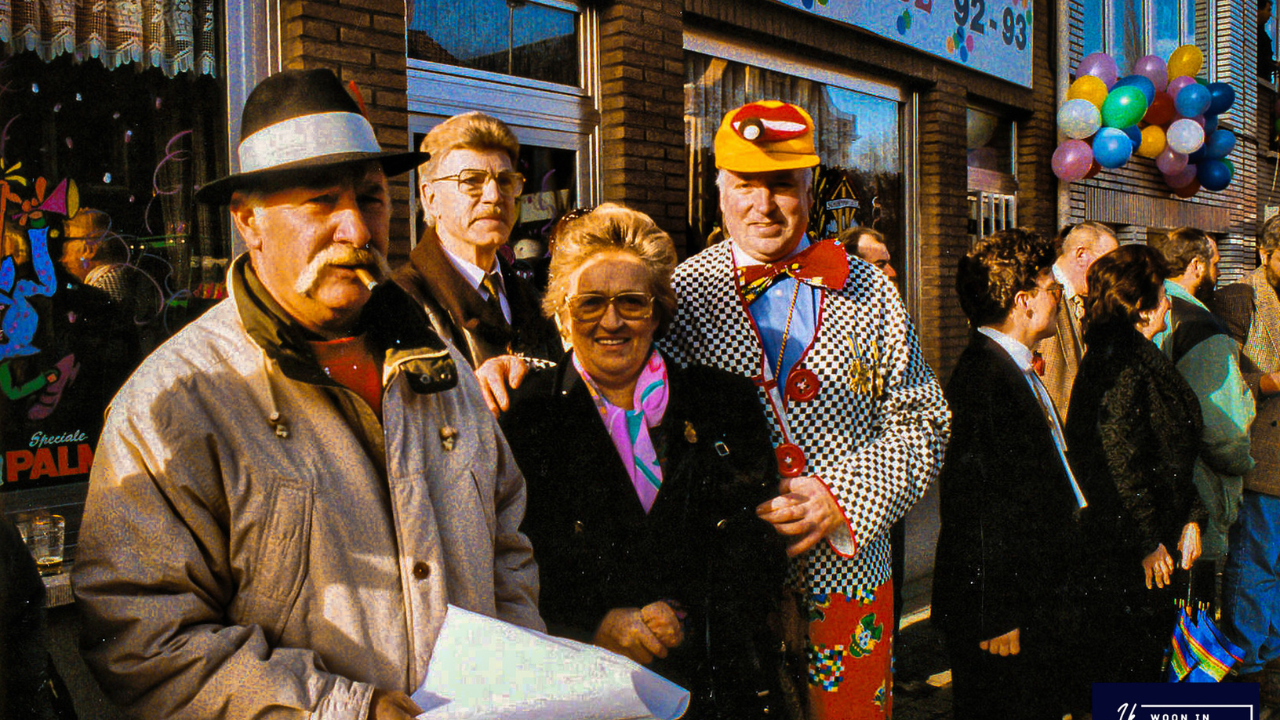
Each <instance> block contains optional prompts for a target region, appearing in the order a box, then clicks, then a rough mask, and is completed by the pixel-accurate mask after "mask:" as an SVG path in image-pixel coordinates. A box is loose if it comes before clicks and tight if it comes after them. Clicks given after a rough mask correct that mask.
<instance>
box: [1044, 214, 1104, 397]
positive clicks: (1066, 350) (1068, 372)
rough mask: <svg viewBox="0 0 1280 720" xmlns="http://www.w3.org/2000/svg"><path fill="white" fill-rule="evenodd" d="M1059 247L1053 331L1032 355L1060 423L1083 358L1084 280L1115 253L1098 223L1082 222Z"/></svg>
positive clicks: (1066, 231) (1065, 234)
mask: <svg viewBox="0 0 1280 720" xmlns="http://www.w3.org/2000/svg"><path fill="white" fill-rule="evenodd" d="M1058 237H1059V240H1060V241H1061V247H1060V248H1059V249H1058V259H1057V260H1055V261H1054V263H1053V278H1054V279H1055V280H1057V281H1058V282H1059V283H1061V284H1062V299H1061V300H1059V301H1058V320H1057V323H1058V325H1057V328H1056V329H1055V330H1054V333H1053V336H1052V337H1049V338H1046V339H1044V340H1042V341H1040V344H1039V345H1038V346H1037V347H1036V352H1037V353H1039V354H1040V357H1042V358H1043V359H1044V372H1043V373H1041V374H1042V375H1043V380H1044V386H1045V387H1046V388H1047V389H1048V390H1049V397H1051V398H1053V406H1054V407H1055V408H1056V409H1057V410H1058V415H1059V416H1060V417H1061V418H1062V420H1063V422H1065V421H1066V419H1067V413H1068V412H1069V408H1068V403H1069V402H1070V400H1071V386H1072V385H1073V384H1074V383H1075V380H1076V370H1078V369H1079V367H1080V358H1081V357H1082V356H1083V355H1084V329H1083V328H1082V326H1081V324H1080V321H1081V319H1082V318H1084V299H1085V297H1086V296H1087V295H1088V294H1089V285H1088V282H1087V280H1086V278H1087V277H1088V275H1089V267H1090V266H1091V265H1093V263H1094V261H1095V260H1097V259H1098V258H1100V257H1102V256H1103V255H1106V254H1107V253H1109V252H1111V251H1112V250H1115V249H1116V248H1117V247H1119V245H1118V244H1117V243H1116V236H1115V233H1113V232H1111V228H1109V227H1107V226H1106V225H1103V224H1102V223H1098V222H1092V221H1088V222H1082V223H1080V224H1078V225H1074V226H1071V227H1069V228H1065V229H1064V230H1063V232H1062V233H1061V234H1059V236H1058Z"/></svg>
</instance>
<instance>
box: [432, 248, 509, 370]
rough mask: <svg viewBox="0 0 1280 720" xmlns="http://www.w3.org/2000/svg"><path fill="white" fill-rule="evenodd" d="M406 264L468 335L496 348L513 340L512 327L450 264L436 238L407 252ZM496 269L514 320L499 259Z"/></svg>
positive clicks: (505, 279) (504, 275) (502, 267)
mask: <svg viewBox="0 0 1280 720" xmlns="http://www.w3.org/2000/svg"><path fill="white" fill-rule="evenodd" d="M409 262H410V263H411V264H412V265H413V267H414V269H415V270H417V271H418V273H419V274H421V275H422V277H423V279H424V280H425V281H426V284H427V287H428V288H430V292H431V295H432V297H434V298H435V300H436V302H438V303H440V305H441V306H442V307H443V308H444V310H445V312H446V313H448V314H449V317H450V318H452V320H453V322H454V324H455V325H457V326H459V327H460V328H463V329H465V330H466V331H467V332H469V333H474V334H477V335H479V336H480V337H481V338H482V339H483V340H484V341H485V342H488V343H490V344H492V345H495V346H499V347H506V346H508V345H510V344H511V342H512V340H513V337H514V335H513V332H512V329H511V325H509V324H508V323H507V320H506V318H504V317H503V316H502V313H500V312H497V311H496V310H495V309H494V308H493V307H492V306H490V305H489V304H488V303H486V302H485V301H484V298H482V297H480V292H479V291H478V290H476V289H475V288H474V287H472V286H471V283H470V282H468V281H467V279H466V278H464V277H463V276H462V273H460V272H458V269H457V268H456V267H454V264H453V261H452V260H450V259H449V256H448V255H447V254H446V253H445V250H444V247H443V246H442V245H441V244H440V241H439V239H437V238H435V237H432V236H431V235H428V236H427V237H425V238H423V239H422V242H419V243H418V245H417V246H416V247H415V248H414V249H413V251H412V252H410V253H409ZM497 263H498V269H499V270H500V271H501V273H502V276H503V277H502V279H503V284H504V285H506V286H507V288H508V292H507V303H508V305H509V306H511V315H512V319H513V320H514V319H515V313H516V310H515V307H514V305H515V303H513V302H512V298H511V292H510V287H511V282H510V281H509V278H508V277H507V268H506V266H505V265H504V264H503V262H502V259H501V256H499V257H498V258H497Z"/></svg>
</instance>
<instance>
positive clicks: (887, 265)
mask: <svg viewBox="0 0 1280 720" xmlns="http://www.w3.org/2000/svg"><path fill="white" fill-rule="evenodd" d="M839 240H840V244H841V245H844V247H845V249H846V250H848V251H849V252H850V253H852V254H854V255H857V256H858V257H860V258H862V259H863V260H866V261H867V262H869V263H871V264H872V265H875V266H876V269H877V270H879V271H880V272H882V273H884V276H885V277H887V278H889V279H890V280H892V281H893V282H895V283H896V282H898V271H897V270H894V269H893V265H892V264H891V261H892V259H893V258H891V257H889V246H888V245H886V244H885V242H884V233H882V232H880V231H879V230H872V229H871V228H869V227H862V226H858V227H851V228H849V229H847V230H844V231H843V232H841V233H840V237H839Z"/></svg>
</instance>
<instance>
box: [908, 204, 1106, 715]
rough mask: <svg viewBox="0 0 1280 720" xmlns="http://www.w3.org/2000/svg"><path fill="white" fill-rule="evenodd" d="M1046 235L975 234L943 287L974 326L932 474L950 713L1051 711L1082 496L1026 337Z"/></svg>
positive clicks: (1046, 330) (1035, 314) (1033, 327)
mask: <svg viewBox="0 0 1280 720" xmlns="http://www.w3.org/2000/svg"><path fill="white" fill-rule="evenodd" d="M1053 261H1054V246H1053V242H1052V240H1050V239H1048V238H1046V237H1044V236H1041V235H1039V234H1037V233H1033V232H1029V231H1026V230H1021V229H1013V230H1004V231H1001V232H998V233H996V234H994V235H991V236H988V237H986V238H983V239H982V240H980V241H979V242H978V243H977V244H976V245H975V246H974V247H973V249H972V250H971V251H970V252H969V254H968V255H966V256H965V257H964V258H962V259H961V260H960V266H959V273H958V275H957V278H956V291H957V293H958V294H959V297H960V306H961V308H963V309H964V311H965V314H966V315H968V317H969V322H970V324H971V325H972V327H973V329H974V332H973V335H972V339H971V340H970V343H969V346H968V348H966V349H965V351H964V353H963V354H962V355H961V356H960V359H959V361H958V362H957V364H956V368H955V371H954V372H953V373H952V376H951V380H950V382H949V383H948V384H947V389H946V398H947V404H948V405H949V406H950V407H951V413H952V425H951V426H952V433H953V434H952V437H951V444H950V446H949V447H948V448H947V455H946V460H945V462H944V464H943V468H942V474H941V476H940V478H939V480H938V482H939V487H940V491H941V498H940V501H941V511H940V516H941V530H940V534H939V537H938V552H937V559H936V565H935V567H934V576H933V610H932V617H933V619H934V621H935V622H937V624H938V626H940V628H941V630H942V632H943V634H944V636H945V637H946V643H947V649H948V652H949V654H950V656H951V673H952V684H953V688H954V694H953V699H954V703H955V717H956V718H957V720H965V719H966V718H983V719H986V718H995V717H999V718H1053V720H1058V718H1061V717H1062V714H1063V706H1064V703H1065V702H1066V698H1064V697H1063V696H1062V694H1061V693H1060V692H1059V687H1060V686H1061V684H1062V683H1061V676H1060V675H1059V674H1058V673H1056V672H1055V670H1054V666H1055V663H1056V662H1059V661H1060V660H1059V659H1058V658H1057V654H1058V651H1059V648H1060V647H1061V643H1060V640H1059V632H1060V631H1062V630H1063V629H1064V627H1065V622H1064V621H1065V619H1066V618H1067V617H1068V613H1067V612H1066V608H1065V606H1064V599H1065V598H1066V590H1067V586H1068V582H1069V581H1068V572H1067V567H1068V563H1070V562H1071V559H1072V555H1073V547H1074V546H1075V544H1076V528H1075V519H1074V516H1075V513H1076V511H1077V509H1078V508H1079V507H1080V506H1081V505H1082V504H1083V502H1084V501H1083V498H1082V497H1081V496H1080V493H1079V488H1078V487H1077V485H1076V483H1075V479H1074V477H1073V476H1072V474H1071V471H1070V469H1069V467H1068V465H1067V462H1066V456H1065V450H1066V448H1065V443H1064V441H1063V434H1062V428H1061V424H1060V421H1059V420H1058V418H1057V415H1056V412H1055V410H1054V407H1053V401H1052V400H1051V399H1050V397H1049V394H1048V391H1047V390H1046V389H1045V387H1044V385H1043V383H1041V381H1040V379H1039V377H1038V376H1037V374H1036V372H1035V370H1034V369H1033V367H1034V366H1035V365H1036V363H1035V358H1034V356H1033V354H1032V350H1031V348H1033V347H1034V346H1035V344H1036V343H1037V342H1038V341H1040V340H1041V339H1043V338H1045V337H1048V336H1049V335H1052V334H1053V332H1054V328H1055V316H1056V313H1057V307H1058V300H1059V298H1060V295H1061V293H1062V286H1061V285H1060V284H1058V282H1057V281H1056V280H1055V279H1054V277H1053V273H1052V271H1051V266H1052V265H1053Z"/></svg>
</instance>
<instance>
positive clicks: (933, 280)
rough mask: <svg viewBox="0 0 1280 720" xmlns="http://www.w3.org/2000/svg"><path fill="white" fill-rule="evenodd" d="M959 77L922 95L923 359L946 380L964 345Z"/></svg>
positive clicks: (964, 204) (964, 192) (965, 239)
mask: <svg viewBox="0 0 1280 720" xmlns="http://www.w3.org/2000/svg"><path fill="white" fill-rule="evenodd" d="M965 94H966V91H965V86H964V84H963V82H962V81H961V80H960V79H958V78H945V79H943V80H940V81H939V82H938V84H937V85H935V86H934V87H933V88H932V89H930V90H927V91H924V92H922V93H921V94H920V118H921V128H920V146H919V148H920V188H919V199H920V279H919V282H920V308H919V317H917V318H916V319H915V320H916V324H917V325H918V326H919V327H922V328H933V329H934V332H926V333H921V336H920V342H921V349H922V350H923V352H924V358H925V360H926V361H927V362H928V363H929V365H930V367H932V368H933V369H934V370H935V371H936V372H937V373H938V377H939V378H942V379H943V380H944V381H945V379H946V378H947V377H949V376H950V375H951V366H952V365H953V364H954V362H955V359H956V358H957V357H959V355H960V352H961V350H963V349H964V346H965V343H966V342H967V341H968V321H967V320H966V319H965V317H964V313H962V312H961V311H960V304H959V303H958V302H956V295H955V285H956V282H955V278H956V262H957V260H958V258H959V257H960V256H961V255H963V254H964V253H965V252H967V251H968V249H969V236H968V230H967V228H968V222H969V220H968V218H969V201H968V167H967V163H966V156H965V147H966V145H967V138H966V127H967V125H966V114H965V110H966V107H967V101H966V98H965Z"/></svg>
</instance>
